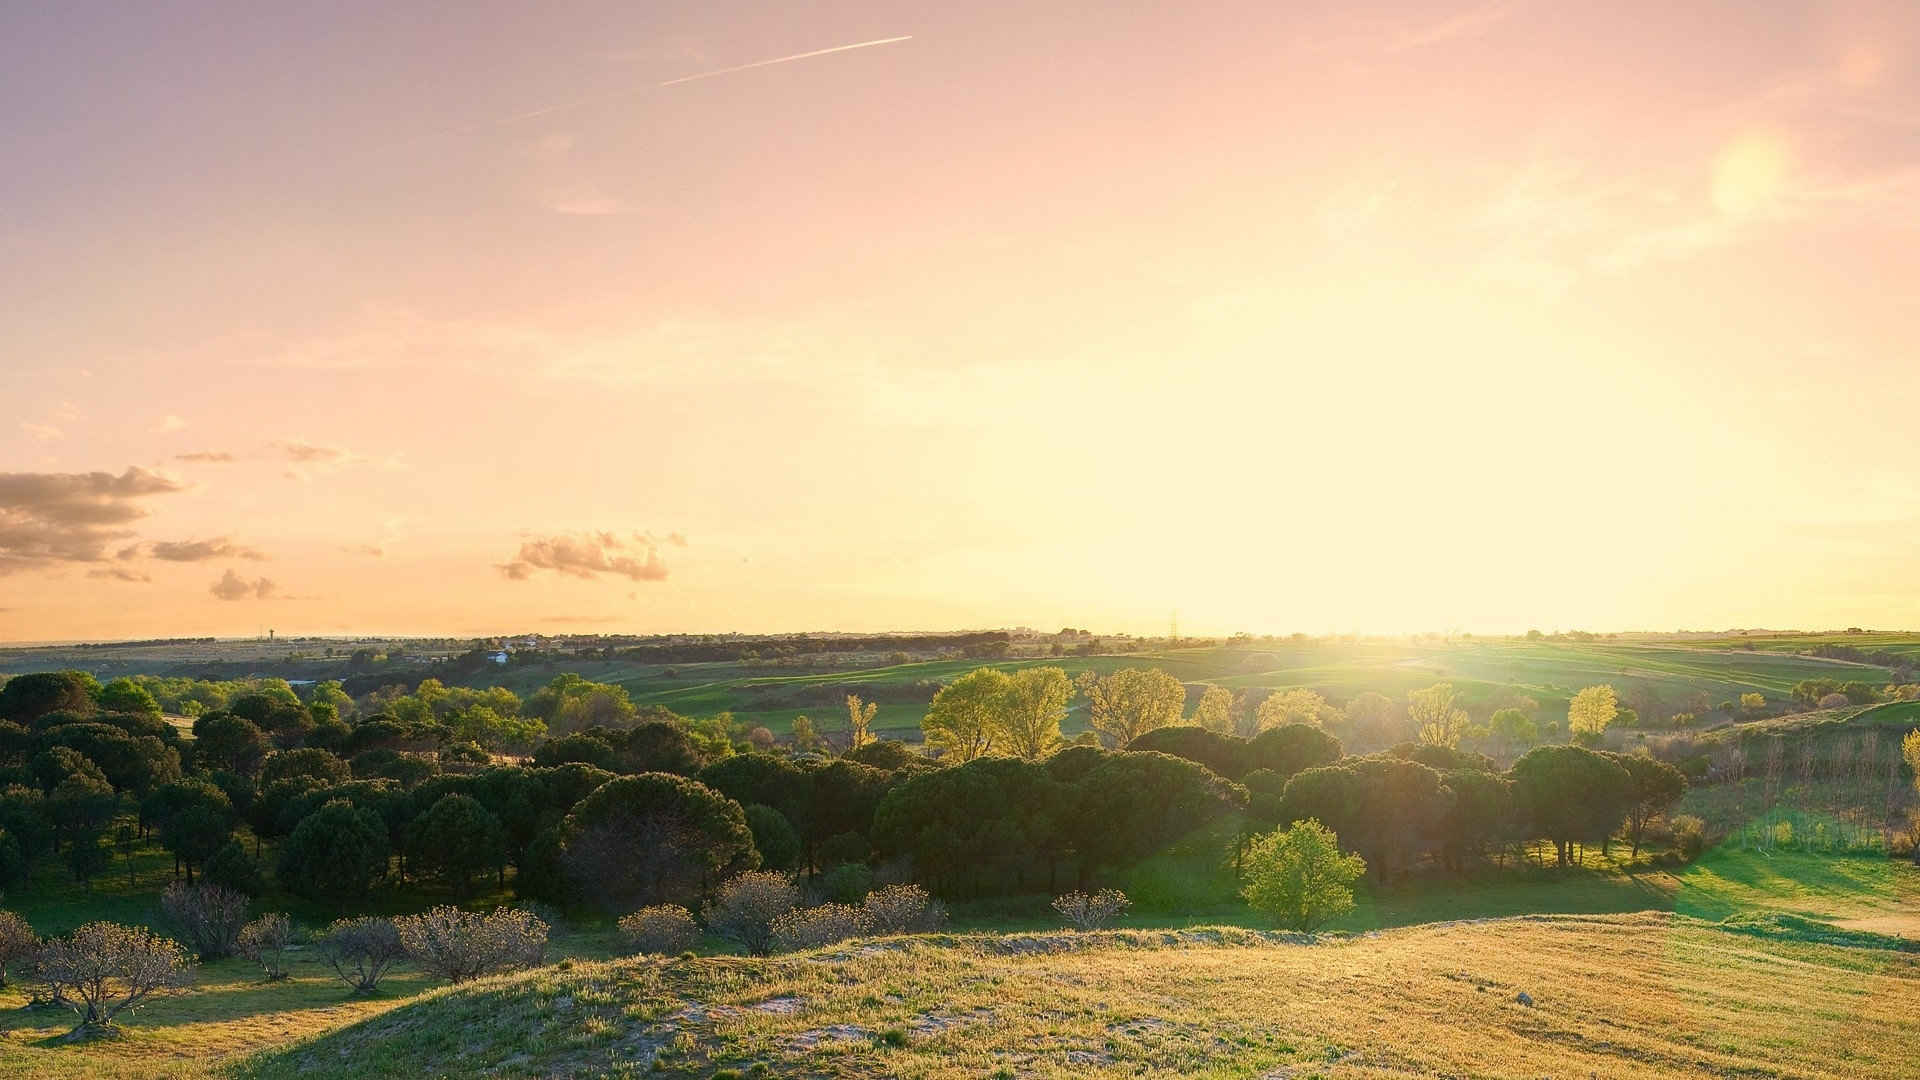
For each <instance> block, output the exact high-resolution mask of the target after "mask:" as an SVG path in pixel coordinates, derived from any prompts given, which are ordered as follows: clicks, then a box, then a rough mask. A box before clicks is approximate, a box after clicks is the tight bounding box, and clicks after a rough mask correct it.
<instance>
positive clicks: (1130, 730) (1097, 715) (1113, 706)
mask: <svg viewBox="0 0 1920 1080" xmlns="http://www.w3.org/2000/svg"><path fill="white" fill-rule="evenodd" d="M1079 686H1080V692H1081V693H1082V694H1084V695H1086V698H1087V704H1088V720H1089V722H1090V723H1091V724H1092V726H1093V730H1094V731H1096V732H1098V733H1099V734H1100V737H1101V740H1102V741H1103V742H1105V743H1106V744H1107V745H1108V746H1125V745H1127V744H1128V743H1130V742H1132V741H1133V740H1135V739H1137V738H1139V737H1140V736H1141V735H1144V734H1146V733H1147V732H1149V731H1152V730H1153V729H1154V728H1160V727H1168V726H1170V725H1173V724H1177V723H1179V722H1180V714H1181V712H1182V711H1183V710H1184V709H1185V708H1186V705H1187V688H1186V687H1184V686H1182V685H1180V680H1179V679H1176V678H1174V677H1173V676H1171V675H1169V674H1167V673H1166V672H1164V671H1161V670H1160V669H1159V668H1122V669H1121V670H1119V671H1116V672H1114V673H1113V674H1111V675H1095V674H1094V673H1093V672H1091V671H1088V672H1083V673H1082V674H1081V676H1080V679H1079Z"/></svg>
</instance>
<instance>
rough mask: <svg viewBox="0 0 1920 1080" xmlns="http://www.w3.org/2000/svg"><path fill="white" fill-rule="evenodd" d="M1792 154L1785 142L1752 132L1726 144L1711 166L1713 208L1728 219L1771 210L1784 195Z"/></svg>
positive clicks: (1770, 135) (1768, 135)
mask: <svg viewBox="0 0 1920 1080" xmlns="http://www.w3.org/2000/svg"><path fill="white" fill-rule="evenodd" d="M1792 159H1793V151H1792V148H1791V147H1790V146H1788V144H1787V141H1786V139H1784V138H1782V137H1781V136H1779V135H1777V134H1774V133H1771V132H1753V133H1749V134H1746V135H1742V136H1740V137H1739V138H1737V139H1735V140H1733V141H1732V142H1730V143H1728V144H1727V145H1726V147H1724V148H1723V149H1722V150H1721V151H1720V155H1719V156H1718V157H1717V158H1715V159H1714V163H1713V206H1714V209H1716V210H1718V211H1720V212H1721V213H1723V214H1726V215H1728V216H1730V217H1752V216H1754V215H1757V214H1763V213H1766V212H1767V211H1769V210H1771V209H1772V208H1773V207H1774V206H1775V205H1776V204H1778V202H1779V200H1780V197H1781V196H1782V195H1783V194H1784V193H1785V191H1786V186H1787V176H1788V173H1789V172H1790V171H1791V169H1792Z"/></svg>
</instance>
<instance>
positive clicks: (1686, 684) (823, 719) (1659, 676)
mask: <svg viewBox="0 0 1920 1080" xmlns="http://www.w3.org/2000/svg"><path fill="white" fill-rule="evenodd" d="M1796 640H1797V639H1796ZM1915 648H1916V649H1920V643H1916V645H1915ZM989 663H990V664H991V665H992V666H994V667H1000V668H1007V669H1011V668H1016V667H1022V666H1030V665H1039V664H1052V665H1057V666H1059V667H1062V668H1065V669H1066V671H1067V672H1068V674H1069V675H1075V674H1078V673H1079V672H1081V671H1088V670H1092V671H1096V672H1102V673H1104V672H1109V671H1113V670H1116V669H1118V668H1122V667H1158V668H1161V669H1163V670H1165V671H1167V672H1169V673H1171V674H1172V675H1174V676H1175V677H1177V678H1179V679H1180V680H1181V681H1183V682H1186V683H1188V684H1215V685H1220V686H1226V687H1229V688H1232V689H1234V690H1254V691H1264V690H1278V689H1288V688H1293V687H1306V688H1309V689H1312V690H1316V691H1318V692H1320V693H1321V694H1322V695H1323V696H1325V697H1327V698H1328V699H1329V700H1331V701H1333V702H1335V703H1340V702H1344V701H1347V700H1349V699H1351V698H1352V697H1354V696H1355V695H1358V694H1361V693H1364V692H1366V691H1375V692H1378V693H1383V694H1386V695H1387V696H1389V697H1391V698H1394V699H1396V700H1403V699H1404V698H1405V696H1406V694H1407V693H1408V692H1409V691H1412V690H1416V689H1419V688H1421V687H1425V686H1429V685H1431V684H1433V683H1435V682H1441V681H1445V682H1450V683H1452V684H1453V685H1454V686H1455V688H1456V689H1457V690H1458V691H1459V692H1460V695H1461V698H1462V701H1463V702H1464V704H1465V705H1466V707H1467V708H1468V709H1469V710H1470V711H1472V712H1473V713H1474V714H1475V715H1477V716H1482V717H1484V716H1485V715H1487V714H1489V713H1491V712H1492V711H1493V710H1494V709H1495V708H1498V707H1499V706H1500V704H1502V703H1504V702H1505V701H1507V700H1510V699H1512V698H1514V697H1519V696H1524V697H1529V698H1532V699H1533V700H1534V701H1536V702H1538V703H1539V705H1540V716H1541V717H1542V718H1556V717H1560V716H1564V715H1565V713H1566V707H1567V701H1568V700H1569V699H1570V698H1571V697H1572V696H1573V694H1574V693H1576V692H1577V691H1579V690H1580V689H1581V688H1582V687H1586V686H1591V685H1594V684H1596V683H1609V684H1611V685H1613V687H1614V688H1615V689H1616V690H1617V691H1619V692H1620V694H1621V696H1622V698H1623V700H1634V699H1635V697H1634V696H1635V695H1636V694H1637V695H1639V696H1641V697H1651V699H1652V700H1654V701H1656V702H1658V703H1659V704H1660V705H1661V706H1662V707H1663V708H1664V709H1666V710H1667V711H1670V712H1678V711H1699V712H1704V711H1705V710H1708V709H1711V708H1712V707H1713V706H1714V705H1717V704H1718V703H1720V702H1723V701H1729V700H1738V698H1739V697H1740V695H1742V694H1746V693H1760V694H1763V695H1765V696H1766V697H1767V698H1768V699H1769V700H1770V701H1776V702H1778V701H1784V700H1785V699H1786V698H1787V696H1788V693H1789V691H1790V690H1791V689H1792V687H1793V685H1794V684H1795V683H1797V682H1800V681H1801V680H1803V679H1816V678H1831V679H1837V680H1840V681H1864V682H1868V683H1872V684H1873V685H1875V686H1879V685H1884V684H1885V683H1886V682H1887V681H1888V680H1889V679H1890V678H1891V676H1892V672H1891V671H1889V670H1888V669H1886V668H1882V667H1875V666H1870V665H1863V664H1856V663H1850V662H1847V661H1840V660H1823V659H1818V658H1814V657H1806V656H1796V655H1792V654H1790V653H1788V652H1784V651H1782V650H1781V649H1769V650H1762V649H1754V648H1748V647H1744V646H1743V647H1739V648H1732V647H1712V646H1710V645H1708V644H1704V643H1703V644H1680V643H1669V642H1654V643H1642V642H1625V641H1599V642H1529V641H1514V640H1485V641H1474V640H1465V641H1454V642H1425V643H1422V642H1413V641H1396V642H1373V641H1357V642H1341V641H1321V640H1311V641H1305V642H1300V643H1276V644H1271V645H1260V646H1249V645H1239V644H1236V645H1210V646H1204V647H1197V648H1184V649H1171V650H1160V651H1147V652H1137V653H1129V654H1126V655H1118V656H1089V657H1077V656H1068V657H1044V656H1043V657H1021V658H1013V659H1006V660H997V661H983V660H945V659H942V660H920V661H914V662H910V663H904V664H890V663H886V662H884V661H881V660H878V659H877V658H874V666H859V667H856V666H846V667H835V668H833V669H830V670H810V669H809V670H799V671H791V672H789V671H788V670H786V669H783V668H780V667H775V666H772V665H771V664H763V663H742V662H725V663H704V664H673V665H665V664H646V665H643V664H635V663H629V662H624V661H619V660H612V661H606V660H579V661H565V662H558V663H551V664H538V665H527V666H515V667H509V668H506V669H503V670H502V671H500V672H499V673H497V674H496V673H491V672H489V673H486V674H485V675H484V676H483V677H482V678H480V679H477V680H472V681H473V682H475V684H476V685H478V684H479V683H483V682H489V681H494V682H500V683H502V684H503V685H506V686H508V687H509V688H510V689H513V690H514V691H515V692H517V693H520V694H522V695H523V696H524V695H526V694H530V693H532V692H533V691H534V690H536V689H538V688H539V687H540V686H541V685H543V684H544V683H545V682H546V681H547V680H549V679H551V678H552V677H553V676H554V675H556V674H559V673H560V672H561V671H576V672H578V673H580V674H581V675H582V676H584V677H586V678H588V679H592V680H595V681H599V682H612V683H617V684H619V685H621V686H623V687H625V688H626V689H627V691H628V693H629V694H630V695H631V696H632V698H633V700H634V701H636V702H639V703H643V704H657V705H663V706H665V707H667V708H669V709H672V710H673V711H675V712H677V713H680V714H682V715H686V716H711V715H713V714H715V713H719V712H722V711H726V712H731V713H733V715H734V717H735V718H736V719H737V720H739V721H740V722H741V723H742V724H744V725H745V726H747V727H755V726H765V727H767V728H768V729H769V730H771V731H773V732H774V733H775V734H777V735H779V734H785V733H787V732H789V731H791V729H792V725H793V720H794V717H796V716H800V715H806V716H808V717H810V718H811V719H812V720H813V722H814V726H815V728H816V730H819V731H822V732H836V731H843V730H844V729H845V725H846V712H845V708H844V706H843V699H844V697H845V695H846V694H847V693H857V694H860V695H861V696H862V697H865V698H867V699H869V700H878V701H879V702H880V703H881V704H880V715H879V720H878V726H879V727H880V728H881V729H882V731H883V733H885V734H887V735H890V736H893V737H903V736H904V737H912V736H914V735H916V734H917V731H918V727H919V722H920V717H921V714H922V713H923V712H924V711H925V706H926V703H927V702H928V701H930V700H931V699H932V696H933V691H934V689H935V688H937V687H938V686H939V685H940V684H941V683H944V682H948V681H951V680H952V679H953V678H955V677H956V676H958V675H960V674H963V673H964V672H966V671H968V670H970V669H972V668H975V667H979V666H982V665H983V664H989ZM1084 727H1085V719H1084V715H1083V712H1082V709H1081V707H1080V706H1079V704H1078V702H1076V704H1075V708H1074V710H1073V712H1072V714H1071V715H1070V716H1069V718H1068V721H1067V724H1066V725H1065V728H1066V730H1067V731H1068V732H1069V733H1071V732H1074V731H1077V730H1081V729H1084Z"/></svg>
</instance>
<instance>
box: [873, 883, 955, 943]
mask: <svg viewBox="0 0 1920 1080" xmlns="http://www.w3.org/2000/svg"><path fill="white" fill-rule="evenodd" d="M946 922H947V909H946V908H945V907H943V906H942V905H941V904H940V901H938V900H935V899H934V898H933V897H931V896H928V895H927V890H925V889H923V888H921V887H920V886H918V885H888V886H887V887H886V888H883V889H880V890H878V891H875V892H871V893H868V894H867V898H866V899H865V900H863V901H861V903H860V924H861V929H860V932H861V933H863V934H874V935H886V934H930V933H932V932H934V931H935V930H938V929H940V928H941V927H942V926H944V925H946Z"/></svg>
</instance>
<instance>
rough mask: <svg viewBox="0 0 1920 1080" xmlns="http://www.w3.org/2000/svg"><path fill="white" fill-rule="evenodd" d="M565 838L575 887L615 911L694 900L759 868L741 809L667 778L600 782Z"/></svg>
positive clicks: (576, 811) (694, 784) (693, 783)
mask: <svg viewBox="0 0 1920 1080" xmlns="http://www.w3.org/2000/svg"><path fill="white" fill-rule="evenodd" d="M563 841H564V845H565V848H564V854H563V856H562V862H563V865H564V867H565V869H566V873H567V876H568V877H569V878H570V879H571V881H572V882H573V884H574V887H575V888H576V889H577V890H578V891H579V892H580V893H581V895H583V896H588V897H590V898H592V899H593V900H594V901H595V902H597V903H599V904H601V905H602V906H605V907H607V908H609V909H611V910H616V911H632V910H634V909H636V908H640V907H644V906H646V905H648V904H657V903H663V902H685V901H688V900H694V899H697V898H699V897H700V896H701V895H703V894H705V893H706V892H708V891H709V890H710V889H711V888H712V887H713V885H714V884H716V883H717V882H719V881H720V880H722V879H724V878H727V877H731V876H732V875H734V874H738V873H741V872H743V871H746V870H751V869H753V868H754V867H756V866H758V865H759V864H760V855H759V852H758V851H756V850H755V849H754V846H753V833H752V831H750V830H749V829H748V828H747V817H746V813H745V812H744V811H742V810H741V809H740V804H739V803H737V802H734V801H733V800H732V799H729V798H727V797H726V796H725V795H722V794H720V793H719V792H717V791H715V790H713V789H712V788H710V787H708V786H706V785H705V784H702V783H700V782H699V781H697V780H689V779H687V778H686V777H683V776H674V775H672V774H670V773H641V774H640V775H639V776H623V777H620V778H619V779H615V780H609V781H607V782H606V783H605V784H602V785H600V787H598V788H597V789H595V790H594V792H593V794H591V795H588V796H587V797H586V798H584V799H582V800H580V804H579V805H578V806H575V807H574V808H573V812H572V813H571V814H569V815H567V820H566V824H565V827H564V831H563Z"/></svg>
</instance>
